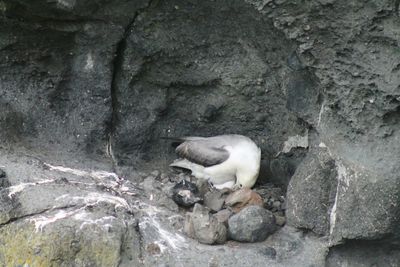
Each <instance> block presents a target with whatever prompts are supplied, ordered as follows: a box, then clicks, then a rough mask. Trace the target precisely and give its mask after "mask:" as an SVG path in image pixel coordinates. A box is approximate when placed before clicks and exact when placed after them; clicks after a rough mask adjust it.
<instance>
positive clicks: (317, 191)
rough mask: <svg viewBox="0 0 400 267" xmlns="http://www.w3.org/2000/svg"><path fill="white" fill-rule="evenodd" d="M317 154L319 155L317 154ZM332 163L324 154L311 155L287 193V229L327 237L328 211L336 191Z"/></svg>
mask: <svg viewBox="0 0 400 267" xmlns="http://www.w3.org/2000/svg"><path fill="white" fill-rule="evenodd" d="M317 153H318V154H317ZM336 177H337V171H336V166H335V162H334V160H332V159H331V158H330V156H329V155H328V153H327V152H326V151H321V150H317V152H316V153H315V152H313V151H310V152H309V154H308V155H307V157H306V158H305V159H304V161H303V162H302V163H301V165H300V166H299V167H298V168H297V170H296V173H295V174H294V175H293V177H292V179H291V180H290V183H289V187H288V189H287V196H288V197H287V200H286V201H287V205H286V217H287V222H288V224H289V225H292V226H295V227H298V228H306V229H312V230H313V231H314V232H315V233H317V234H320V235H329V230H330V225H331V224H330V222H331V220H333V218H332V217H331V215H330V214H331V211H332V209H333V205H334V203H335V195H336V190H337V180H336ZM306 192H308V193H306Z"/></svg>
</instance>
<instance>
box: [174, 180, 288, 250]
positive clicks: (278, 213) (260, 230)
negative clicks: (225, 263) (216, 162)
mask: <svg viewBox="0 0 400 267" xmlns="http://www.w3.org/2000/svg"><path fill="white" fill-rule="evenodd" d="M172 191H173V192H172V199H173V200H174V201H175V203H177V204H178V205H179V206H181V207H185V208H190V207H192V206H193V209H192V211H190V212H187V213H186V216H185V225H184V232H185V233H186V235H188V236H189V237H191V238H193V239H196V240H198V241H199V242H200V243H203V244H223V243H225V242H226V241H227V240H228V239H231V240H235V241H239V242H260V241H263V240H265V239H266V238H267V237H268V236H270V235H271V234H272V233H274V232H275V231H276V230H277V229H279V227H280V226H283V225H284V224H285V215H284V210H285V199H284V196H283V192H282V190H281V189H280V188H277V187H274V186H273V185H266V186H263V187H260V188H258V189H255V190H251V189H248V188H242V189H239V190H237V191H233V192H232V191H231V190H216V189H215V188H211V187H209V185H208V184H207V182H204V181H202V180H197V181H196V183H192V182H190V181H187V180H182V181H180V182H179V183H177V184H176V185H175V186H174V187H173V189H172Z"/></svg>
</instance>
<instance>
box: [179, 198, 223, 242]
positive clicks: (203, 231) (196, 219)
mask: <svg viewBox="0 0 400 267" xmlns="http://www.w3.org/2000/svg"><path fill="white" fill-rule="evenodd" d="M184 229H185V233H186V234H187V235H188V236H190V237H192V238H194V239H196V240H198V241H199V242H200V243H202V244H210V245H211V244H223V243H225V241H226V239H227V231H226V227H225V225H224V223H223V222H220V221H219V220H218V219H217V218H216V217H214V216H213V215H212V214H210V210H209V209H207V208H205V207H203V206H202V205H200V204H198V203H196V204H195V205H194V208H193V211H192V212H190V213H188V214H187V215H186V220H185V228H184Z"/></svg>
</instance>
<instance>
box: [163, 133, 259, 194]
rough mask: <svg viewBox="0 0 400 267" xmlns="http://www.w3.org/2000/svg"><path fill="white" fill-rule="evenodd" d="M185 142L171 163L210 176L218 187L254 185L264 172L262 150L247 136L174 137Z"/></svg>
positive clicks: (202, 175) (179, 147)
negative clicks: (261, 166) (261, 162)
mask: <svg viewBox="0 0 400 267" xmlns="http://www.w3.org/2000/svg"><path fill="white" fill-rule="evenodd" d="M173 139H175V140H177V141H178V142H180V143H181V144H180V145H179V146H177V147H176V150H175V151H176V153H177V154H178V155H179V156H180V157H181V158H180V159H178V160H176V161H174V162H173V163H172V164H171V165H170V166H171V167H179V168H184V169H188V170H190V171H191V172H192V175H193V176H195V177H196V178H199V179H207V180H208V181H209V182H211V183H212V184H213V185H214V187H216V188H217V189H222V188H231V189H238V188H241V187H247V188H251V187H252V186H253V185H254V184H255V182H256V180H257V177H258V174H259V171H260V160H261V150H260V148H259V147H258V146H257V145H256V144H255V143H254V142H253V141H252V140H251V139H250V138H248V137H246V136H243V135H234V134H232V135H219V136H214V137H183V138H173Z"/></svg>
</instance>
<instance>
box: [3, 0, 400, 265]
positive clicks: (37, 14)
mask: <svg viewBox="0 0 400 267" xmlns="http://www.w3.org/2000/svg"><path fill="white" fill-rule="evenodd" d="M399 22H400V13H399V3H398V1H391V0H385V1H362V0H351V1H344V0H312V1H285V0H271V1H270V0H244V1H243V0H235V1H211V0H210V1H178V0H176V1H174V0H168V1H156V0H153V1H151V0H148V1H145V0H143V1H116V0H96V1H73V0H62V1H61V0H54V1H45V0H40V1H34V2H32V1H28V0H17V1H15V0H12V1H11V0H3V1H0V25H1V27H0V140H1V142H0V148H1V151H2V152H3V154H4V155H5V154H7V155H12V156H9V157H8V156H7V157H2V160H3V162H0V168H3V167H4V169H5V171H6V173H8V176H7V177H8V180H9V181H7V183H3V184H4V189H3V190H2V191H3V197H4V199H5V201H4V204H2V207H1V209H0V210H1V212H2V214H0V218H3V219H2V222H0V224H2V225H3V224H4V226H3V227H2V230H1V231H5V232H7V233H11V232H12V231H14V230H13V229H14V228H15V227H17V228H18V227H22V228H23V227H25V226H23V225H22V226H19V225H16V224H14V223H12V222H13V221H14V220H17V219H16V218H21V217H24V216H28V215H29V214H37V213H39V214H40V212H43V211H47V210H48V209H51V207H50V206H40V207H36V206H34V207H31V206H29V205H30V201H29V199H35V196H36V195H35V194H33V195H31V196H29V194H28V195H27V197H26V199H23V198H21V200H19V201H17V202H13V201H10V200H9V197H8V193H9V189H7V187H8V186H10V185H11V186H18V184H20V183H35V181H36V180H35V179H34V178H35V177H38V176H39V177H41V178H43V179H44V180H46V179H47V178H48V177H46V175H47V174H46V175H44V174H43V173H46V172H45V171H44V170H43V169H42V168H41V167H40V168H39V169H38V170H35V171H29V168H28V169H26V170H25V171H22V170H19V169H18V166H17V165H16V164H14V163H12V162H13V161H15V160H14V157H17V156H16V155H19V156H18V157H22V156H21V155H23V157H27V156H28V157H31V158H34V159H35V160H36V159H40V162H51V163H52V164H54V165H65V166H70V167H76V168H87V169H90V168H99V167H101V168H103V169H106V170H109V171H111V170H113V171H115V172H117V173H118V174H119V175H124V176H125V177H126V178H129V179H130V180H131V181H132V182H139V181H140V179H139V178H138V177H139V176H137V175H136V172H137V171H142V170H146V171H147V170H154V169H160V170H166V169H167V166H168V163H169V162H170V161H171V160H172V159H174V157H175V155H174V152H173V149H172V148H171V147H170V145H169V144H168V143H167V142H165V141H163V140H161V139H160V137H163V136H181V135H216V134H222V133H239V134H245V135H248V136H250V137H252V138H253V139H254V140H255V141H256V142H257V143H258V144H259V145H260V147H261V149H262V152H263V154H262V157H263V172H262V174H261V177H260V182H261V183H262V182H265V181H273V182H274V183H279V184H282V185H284V186H288V190H287V200H288V203H287V224H288V225H289V226H292V227H295V228H298V229H302V230H304V231H306V232H307V231H311V232H314V233H315V234H318V235H319V236H320V237H318V238H321V239H323V240H325V239H326V246H327V247H331V249H330V252H329V254H328V256H327V262H328V263H329V264H330V265H331V266H336V265H334V261H335V259H340V260H341V261H343V262H346V261H347V262H351V263H352V264H353V263H354V264H357V262H358V261H359V260H360V259H361V258H362V255H364V254H365V255H368V254H369V253H370V250H371V249H370V247H371V246H372V245H370V244H377V243H373V242H386V243H388V244H397V243H398V241H399V234H400V229H399V226H398V225H400V224H399V219H400V217H399V216H400V208H399V197H400V194H399V192H400V177H399V173H400V164H399V163H400V61H399V58H400V43H399V40H400V27H399ZM302 137H303V139H302ZM304 137H305V138H304ZM293 140H295V141H293ZM296 140H297V141H296ZM299 140H302V142H300V141H299ZM304 140H306V141H304ZM10 157H11V158H12V159H13V160H10ZM17 162H19V161H17ZM28 165H29V164H28ZM7 168H9V169H7ZM32 179H33V180H32ZM43 179H42V180H43ZM42 180H41V181H42ZM289 180H290V182H289ZM61 188H64V187H61ZM64 189H65V188H64ZM64 189H62V190H61V189H60V190H61V192H58V191H57V194H61V195H62V193H63V190H64ZM7 190H8V191H7ZM48 190H50V191H53V190H56V189H53V188H51V189H48ZM57 190H58V189H57ZM65 190H67V189H65ZM71 190H72V189H71ZM22 196H23V195H22ZM22 196H21V197H22ZM3 197H2V198H3ZM53 197H54V195H52V194H49V195H47V199H51V198H53ZM49 205H50V204H49ZM27 207H29V208H27ZM53 212H54V211H53ZM124 216H125V215H124ZM124 216H122V215H121V216H120V217H118V219H120V220H122V221H124V220H126V218H125V217H124ZM93 220H95V219H93ZM10 223H11V224H10ZM18 223H20V222H18ZM130 223H131V225H134V223H133V222H130ZM8 227H9V228H10V230H7V229H8ZM124 227H125V226H118V227H117V228H118V229H119V231H120V232H118V233H116V235H120V237H119V238H120V240H122V239H124V238H123V237H121V236H125V235H127V233H128V232H129V231H128V230H127V229H125V228H124ZM124 229H125V230H124ZM139 232H140V231H139ZM133 233H135V234H129V235H130V236H131V237H130V238H133V237H132V236H134V235H136V234H138V233H137V232H135V231H133ZM21 238H22V237H21ZM121 238H122V239H121ZM135 238H136V237H134V238H133V239H135ZM137 238H139V237H137ZM141 238H143V237H141ZM313 238H314V237H313ZM139 239H140V238H139ZM80 240H83V239H80ZM349 240H351V241H349ZM365 240H374V241H373V242H372V241H371V242H372V243H368V242H370V241H365ZM92 241H93V240H91V239H87V240H86V241H85V242H86V243H85V244H89V243H90V242H92ZM7 242H8V241H7ZM38 242H39V241H38ZM40 242H44V241H43V240H42V241H40ZM66 242H67V241H66ZM68 242H69V241H68ZM121 242H122V241H121ZM318 242H319V241H318ZM122 243H123V242H122ZM342 243H344V244H342ZM114 245H115V247H118V246H121V244H120V243H115V244H114ZM122 246H123V245H122ZM138 246H141V245H140V244H139V245H138ZM346 248H348V249H349V250H354V251H356V252H357V255H360V257H359V258H357V257H354V256H351V255H350V254H349V253H348V252H347V251H346V250H347V249H346ZM99 249H101V248H99ZM391 249H392V247H391V245H388V246H385V247H382V249H381V251H380V252H379V253H380V254H382V255H388V256H387V257H389V258H390V259H391V260H389V261H387V262H386V263H385V264H386V265H388V266H396V263H398V259H397V258H396V257H395V256H394V254H393V253H392V252H391ZM3 251H4V250H3ZM8 252H9V253H11V252H10V251H8ZM12 253H19V252H15V251H14V252H12ZM12 253H11V254H7V255H0V256H1V257H0V260H2V261H5V260H4V259H5V257H12V255H15V254H12ZM118 253H120V254H123V255H125V254H124V252H118ZM118 253H117V254H118ZM307 253H308V252H307ZM321 253H322V252H321ZM3 254H4V252H3ZM114 256H115V255H114ZM114 256H112V255H110V258H109V259H111V261H112V262H113V263H110V262H107V264H111V265H113V264H114V263H118V262H120V260H121V259H119V258H118V256H116V257H114ZM54 257H55V256H54ZM113 257H114V258H113ZM132 257H136V258H137V257H139V258H140V257H141V256H140V255H139V256H138V255H136V256H132ZM382 257H384V256H382ZM332 259H333V260H332ZM261 262H262V261H261ZM15 264H19V263H15ZM99 264H100V263H99ZM233 264H234V263H233ZM360 264H361V260H360Z"/></svg>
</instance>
